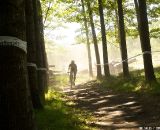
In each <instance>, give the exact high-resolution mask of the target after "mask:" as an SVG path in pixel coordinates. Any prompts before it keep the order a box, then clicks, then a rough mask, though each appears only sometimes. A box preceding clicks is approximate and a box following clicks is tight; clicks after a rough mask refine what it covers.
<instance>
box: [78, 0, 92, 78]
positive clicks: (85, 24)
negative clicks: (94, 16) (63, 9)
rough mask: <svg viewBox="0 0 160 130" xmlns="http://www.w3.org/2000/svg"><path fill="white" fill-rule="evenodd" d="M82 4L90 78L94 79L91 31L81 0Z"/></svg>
mask: <svg viewBox="0 0 160 130" xmlns="http://www.w3.org/2000/svg"><path fill="white" fill-rule="evenodd" d="M81 3H82V9H83V15H84V26H85V31H86V38H87V52H88V62H89V76H90V77H93V70H92V58H91V48H90V42H89V30H88V25H87V18H86V11H85V6H84V1H83V0H81Z"/></svg>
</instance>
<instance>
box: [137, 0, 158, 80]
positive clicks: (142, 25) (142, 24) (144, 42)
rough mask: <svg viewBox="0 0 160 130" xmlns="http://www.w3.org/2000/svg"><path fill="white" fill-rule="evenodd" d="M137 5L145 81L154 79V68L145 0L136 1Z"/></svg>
mask: <svg viewBox="0 0 160 130" xmlns="http://www.w3.org/2000/svg"><path fill="white" fill-rule="evenodd" d="M135 4H136V6H138V7H137V10H138V12H139V13H138V12H137V19H138V20H137V21H138V24H139V33H140V40H141V48H142V52H143V53H144V54H143V61H144V71H145V79H146V80H147V81H155V80H156V78H155V75H154V69H153V64H152V54H151V45H150V37H149V27H148V18H147V8H146V0H138V3H135Z"/></svg>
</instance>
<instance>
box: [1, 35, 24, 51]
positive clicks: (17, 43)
mask: <svg viewBox="0 0 160 130" xmlns="http://www.w3.org/2000/svg"><path fill="white" fill-rule="evenodd" d="M0 46H14V47H18V48H19V49H21V50H23V51H24V52H25V53H27V42H25V41H22V40H21V39H18V38H16V37H11V36H0Z"/></svg>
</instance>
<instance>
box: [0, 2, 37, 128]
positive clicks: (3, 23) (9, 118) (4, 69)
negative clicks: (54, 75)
mask: <svg viewBox="0 0 160 130" xmlns="http://www.w3.org/2000/svg"><path fill="white" fill-rule="evenodd" d="M25 35H26V32H25V1H24V0H14V1H13V0H3V1H0V36H8V37H1V38H0V117H1V119H2V120H1V123H0V129H1V130H21V129H23V130H36V127H35V122H34V113H33V107H32V103H31V98H30V91H29V87H28V79H27V77H28V76H27V66H26V64H27V55H26V52H25V47H26V46H25V44H24V42H23V41H25V40H26V37H25ZM9 39H11V41H8V40H9ZM14 39H15V40H16V42H15V41H13V40H14ZM19 39H20V40H19ZM21 40H23V41H21ZM2 43H3V44H2Z"/></svg>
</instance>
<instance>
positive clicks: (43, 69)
mask: <svg viewBox="0 0 160 130" xmlns="http://www.w3.org/2000/svg"><path fill="white" fill-rule="evenodd" d="M37 70H39V71H47V69H46V68H37Z"/></svg>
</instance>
